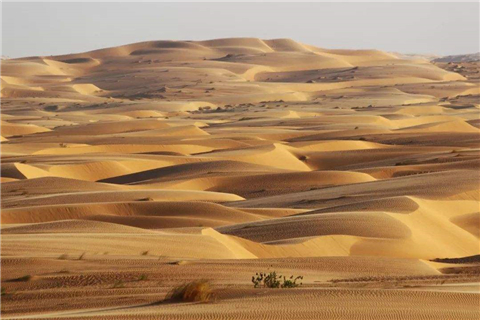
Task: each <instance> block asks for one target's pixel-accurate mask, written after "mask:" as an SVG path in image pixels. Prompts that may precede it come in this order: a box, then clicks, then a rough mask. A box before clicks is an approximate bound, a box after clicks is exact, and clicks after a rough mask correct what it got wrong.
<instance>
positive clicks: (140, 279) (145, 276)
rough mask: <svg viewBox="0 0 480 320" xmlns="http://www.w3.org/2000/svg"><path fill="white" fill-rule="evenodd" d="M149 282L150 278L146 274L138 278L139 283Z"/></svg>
mask: <svg viewBox="0 0 480 320" xmlns="http://www.w3.org/2000/svg"><path fill="white" fill-rule="evenodd" d="M146 280H148V276H147V275H146V274H145V273H142V274H141V275H140V277H138V281H146Z"/></svg>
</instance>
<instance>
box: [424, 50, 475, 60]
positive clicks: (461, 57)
mask: <svg viewBox="0 0 480 320" xmlns="http://www.w3.org/2000/svg"><path fill="white" fill-rule="evenodd" d="M433 61H434V62H471V61H480V52H477V53H471V54H459V55H453V56H445V57H441V58H436V59H434V60H433Z"/></svg>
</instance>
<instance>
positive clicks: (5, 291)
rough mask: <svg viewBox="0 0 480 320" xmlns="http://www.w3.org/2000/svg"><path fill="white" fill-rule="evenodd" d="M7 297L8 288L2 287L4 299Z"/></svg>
mask: <svg viewBox="0 0 480 320" xmlns="http://www.w3.org/2000/svg"><path fill="white" fill-rule="evenodd" d="M6 295H7V288H5V287H2V297H3V296H6Z"/></svg>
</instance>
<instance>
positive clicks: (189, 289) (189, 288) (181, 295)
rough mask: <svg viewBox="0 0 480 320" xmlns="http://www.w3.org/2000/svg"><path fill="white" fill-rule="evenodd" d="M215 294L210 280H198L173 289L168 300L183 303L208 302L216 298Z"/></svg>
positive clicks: (168, 295)
mask: <svg viewBox="0 0 480 320" xmlns="http://www.w3.org/2000/svg"><path fill="white" fill-rule="evenodd" d="M214 297H215V295H214V292H213V289H212V286H211V285H210V282H209V281H208V280H197V281H192V282H190V283H187V284H183V285H181V286H178V287H175V288H173V289H172V290H171V291H170V292H169V293H168V294H167V298H166V299H167V300H171V301H183V302H208V301H210V300H211V299H212V298H214Z"/></svg>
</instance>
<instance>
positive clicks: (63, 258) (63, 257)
mask: <svg viewBox="0 0 480 320" xmlns="http://www.w3.org/2000/svg"><path fill="white" fill-rule="evenodd" d="M58 259H59V260H67V259H68V254H66V253H64V254H62V255H60V257H58Z"/></svg>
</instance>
